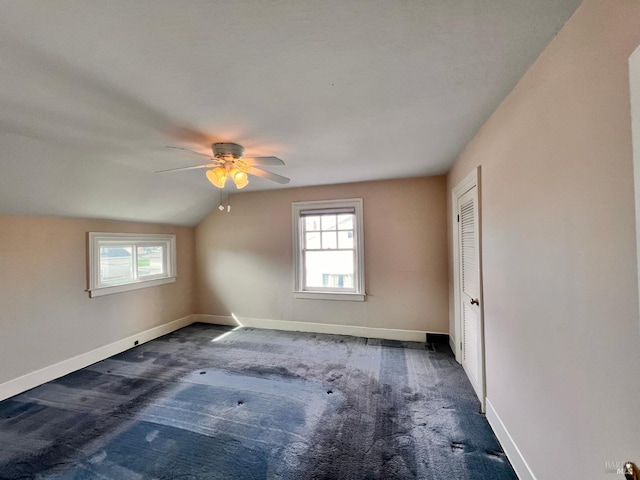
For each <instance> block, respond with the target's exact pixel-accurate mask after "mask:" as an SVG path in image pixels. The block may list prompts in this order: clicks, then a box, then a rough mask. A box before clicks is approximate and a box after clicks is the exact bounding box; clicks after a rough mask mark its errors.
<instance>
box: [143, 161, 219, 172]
mask: <svg viewBox="0 0 640 480" xmlns="http://www.w3.org/2000/svg"><path fill="white" fill-rule="evenodd" d="M218 165H219V164H217V163H205V164H204V165H193V166H192V167H178V168H169V169H167V170H158V171H157V172H153V173H169V172H179V171H180V170H195V169H196V168H215V167H217V166H218Z"/></svg>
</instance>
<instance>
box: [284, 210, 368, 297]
mask: <svg viewBox="0 0 640 480" xmlns="http://www.w3.org/2000/svg"><path fill="white" fill-rule="evenodd" d="M362 210H363V209H362V199H361V198H358V199H350V200H332V201H318V202H295V203H293V204H292V212H293V233H294V235H293V237H294V249H295V250H294V258H295V262H294V263H295V280H294V281H295V292H294V296H295V298H313V299H319V300H354V301H363V300H364V299H365V290H364V248H363V245H364V242H363V228H362Z"/></svg>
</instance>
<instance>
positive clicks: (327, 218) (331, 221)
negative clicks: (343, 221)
mask: <svg viewBox="0 0 640 480" xmlns="http://www.w3.org/2000/svg"><path fill="white" fill-rule="evenodd" d="M335 229H336V216H335V215H322V230H335Z"/></svg>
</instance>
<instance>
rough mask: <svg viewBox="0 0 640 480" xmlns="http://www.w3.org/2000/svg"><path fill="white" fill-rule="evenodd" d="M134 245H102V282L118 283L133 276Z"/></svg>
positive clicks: (129, 279)
mask: <svg viewBox="0 0 640 480" xmlns="http://www.w3.org/2000/svg"><path fill="white" fill-rule="evenodd" d="M132 253H133V246H132V245H128V246H125V247H100V283H101V284H103V285H116V284H119V283H126V282H130V281H132V280H133V279H134V277H133V255H132Z"/></svg>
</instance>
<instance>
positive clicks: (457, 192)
mask: <svg viewBox="0 0 640 480" xmlns="http://www.w3.org/2000/svg"><path fill="white" fill-rule="evenodd" d="M473 187H476V188H477V193H478V217H477V218H476V221H477V228H478V267H479V273H478V274H479V279H478V280H479V287H480V319H479V323H480V328H479V332H478V337H479V340H480V346H479V351H480V366H479V371H480V376H481V378H480V381H479V384H480V388H481V391H482V395H481V397H482V398H479V400H480V405H481V408H482V412H484V411H485V403H486V402H485V400H486V397H487V388H486V374H485V350H484V343H485V342H484V295H483V288H482V221H481V218H482V203H481V195H480V193H481V190H480V166H478V167H476V168H474V169H473V170H472V171H471V172H469V174H468V175H467V176H466V177H465V178H464V179H463V180H461V181H460V182H459V183H458V184H457V185H456V186H455V187H453V189H452V190H451V226H452V237H451V238H452V241H453V245H452V247H453V250H452V251H453V327H454V338H455V341H454V342H453V343H454V348H453V352H454V354H455V357H456V361H457V362H458V363H460V364H462V345H463V341H464V339H463V332H464V329H463V328H462V312H461V308H460V305H461V303H460V289H461V281H460V238H459V234H458V232H459V226H458V211H459V209H460V208H459V200H460V198H461V197H462V196H463V195H464V194H465V193H466V192H468V191H469V190H471V189H472V188H473ZM465 372H466V371H465Z"/></svg>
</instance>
